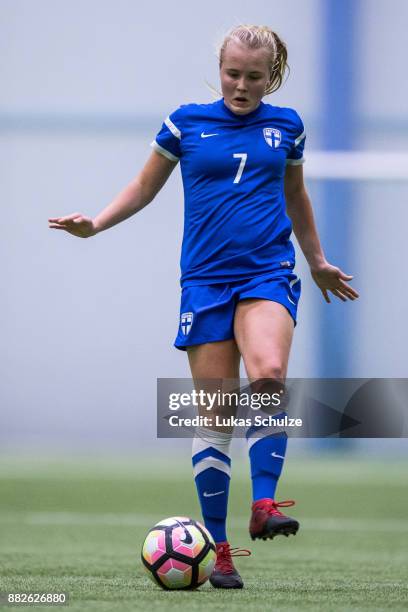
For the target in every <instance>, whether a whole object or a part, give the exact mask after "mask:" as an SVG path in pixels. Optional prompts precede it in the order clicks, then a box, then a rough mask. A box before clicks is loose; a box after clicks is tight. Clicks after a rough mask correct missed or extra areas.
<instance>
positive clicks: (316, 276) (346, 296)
mask: <svg viewBox="0 0 408 612" xmlns="http://www.w3.org/2000/svg"><path fill="white" fill-rule="evenodd" d="M310 272H311V274H312V277H313V280H314V282H315V283H316V285H317V286H318V287H319V289H320V291H321V292H322V294H323V297H324V299H325V300H326V302H328V303H329V304H330V297H329V293H328V292H329V291H330V292H331V293H332V294H333V295H335V296H336V297H338V298H339V299H340V300H342V301H343V302H346V301H347V300H355V299H356V298H358V297H359V295H358V293H357V291H356V290H355V289H353V287H351V286H350V285H349V284H348V283H347V282H346V281H351V280H352V278H353V277H352V276H350V275H349V274H345V273H344V272H343V271H342V270H340V268H337V267H336V266H332V265H331V264H329V263H328V262H326V263H324V264H322V265H321V266H320V267H318V268H311V269H310Z"/></svg>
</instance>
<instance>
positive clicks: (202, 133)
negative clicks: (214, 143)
mask: <svg viewBox="0 0 408 612" xmlns="http://www.w3.org/2000/svg"><path fill="white" fill-rule="evenodd" d="M218 135H219V134H204V132H201V138H210V136H218Z"/></svg>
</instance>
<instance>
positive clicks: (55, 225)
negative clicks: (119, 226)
mask: <svg viewBox="0 0 408 612" xmlns="http://www.w3.org/2000/svg"><path fill="white" fill-rule="evenodd" d="M48 227H49V228H51V229H58V230H65V231H66V232H68V233H69V234H72V235H73V236H78V238H89V237H90V236H94V235H95V234H96V233H97V229H96V227H95V224H94V222H93V220H92V219H91V218H90V217H85V216H84V215H81V213H73V214H72V215H67V216H66V217H53V218H52V219H48Z"/></svg>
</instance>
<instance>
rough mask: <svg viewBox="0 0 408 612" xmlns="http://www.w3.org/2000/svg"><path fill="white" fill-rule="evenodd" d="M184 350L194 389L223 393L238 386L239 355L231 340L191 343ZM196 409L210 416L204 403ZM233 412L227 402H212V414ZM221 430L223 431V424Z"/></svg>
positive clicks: (229, 413)
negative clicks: (185, 350)
mask: <svg viewBox="0 0 408 612" xmlns="http://www.w3.org/2000/svg"><path fill="white" fill-rule="evenodd" d="M187 353H188V359H189V363H190V369H191V374H192V377H193V379H194V386H195V389H196V390H197V391H201V390H202V391H204V392H206V393H211V394H217V392H218V391H221V392H224V393H226V392H230V391H232V390H236V389H237V388H238V387H239V363H240V359H241V355H240V352H239V350H238V347H237V344H236V342H235V340H234V339H232V340H222V341H220V342H208V343H206V344H199V345H196V346H190V347H188V349H187ZM198 412H199V414H201V415H205V416H208V415H209V412H208V411H207V410H206V407H205V406H199V410H198ZM235 413H236V406H234V405H230V404H224V405H222V404H221V405H219V404H214V406H213V408H212V410H211V414H212V415H215V414H218V415H220V416H225V417H228V416H231V415H234V414H235ZM214 429H217V427H214ZM227 429H228V428H227ZM223 431H226V428H225V427H224V428H223Z"/></svg>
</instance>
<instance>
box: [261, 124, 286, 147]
mask: <svg viewBox="0 0 408 612" xmlns="http://www.w3.org/2000/svg"><path fill="white" fill-rule="evenodd" d="M263 135H264V138H265V140H266V142H267V143H268V145H269V146H270V147H272V149H277V148H278V147H279V145H280V143H281V140H282V134H281V133H280V131H279V130H277V129H276V128H264V131H263Z"/></svg>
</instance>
